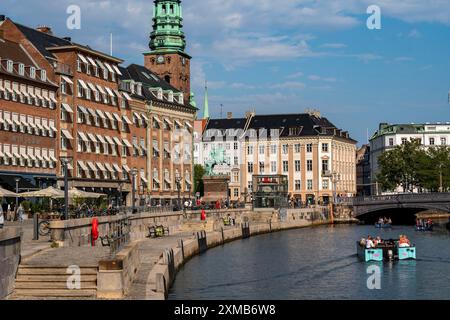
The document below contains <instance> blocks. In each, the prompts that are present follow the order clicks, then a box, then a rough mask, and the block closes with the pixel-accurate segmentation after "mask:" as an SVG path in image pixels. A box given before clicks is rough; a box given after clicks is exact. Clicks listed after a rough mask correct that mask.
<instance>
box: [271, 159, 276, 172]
mask: <svg viewBox="0 0 450 320" xmlns="http://www.w3.org/2000/svg"><path fill="white" fill-rule="evenodd" d="M270 171H272V172H277V162H276V161H271V162H270Z"/></svg>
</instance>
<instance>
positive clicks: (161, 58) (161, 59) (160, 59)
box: [156, 56, 164, 63]
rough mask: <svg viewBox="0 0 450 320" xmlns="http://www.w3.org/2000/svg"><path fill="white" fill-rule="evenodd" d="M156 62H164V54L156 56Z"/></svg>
mask: <svg viewBox="0 0 450 320" xmlns="http://www.w3.org/2000/svg"><path fill="white" fill-rule="evenodd" d="M156 62H158V63H164V56H158V57H157V58H156Z"/></svg>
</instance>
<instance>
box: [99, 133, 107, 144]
mask: <svg viewBox="0 0 450 320" xmlns="http://www.w3.org/2000/svg"><path fill="white" fill-rule="evenodd" d="M97 139H98V141H100V142H101V143H106V141H105V139H104V138H103V136H101V135H99V134H98V135H97Z"/></svg>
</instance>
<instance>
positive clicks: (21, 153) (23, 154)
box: [20, 150, 30, 160]
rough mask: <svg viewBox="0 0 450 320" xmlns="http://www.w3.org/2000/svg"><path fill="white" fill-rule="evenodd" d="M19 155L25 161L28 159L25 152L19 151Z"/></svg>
mask: <svg viewBox="0 0 450 320" xmlns="http://www.w3.org/2000/svg"><path fill="white" fill-rule="evenodd" d="M20 155H21V157H22V158H24V159H26V160H28V159H30V157H29V156H28V155H27V152H26V151H22V150H20Z"/></svg>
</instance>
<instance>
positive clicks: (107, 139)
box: [105, 136, 115, 145]
mask: <svg viewBox="0 0 450 320" xmlns="http://www.w3.org/2000/svg"><path fill="white" fill-rule="evenodd" d="M105 140H106V141H108V143H109V144H112V145H115V143H114V141H113V139H111V137H110V136H105Z"/></svg>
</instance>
